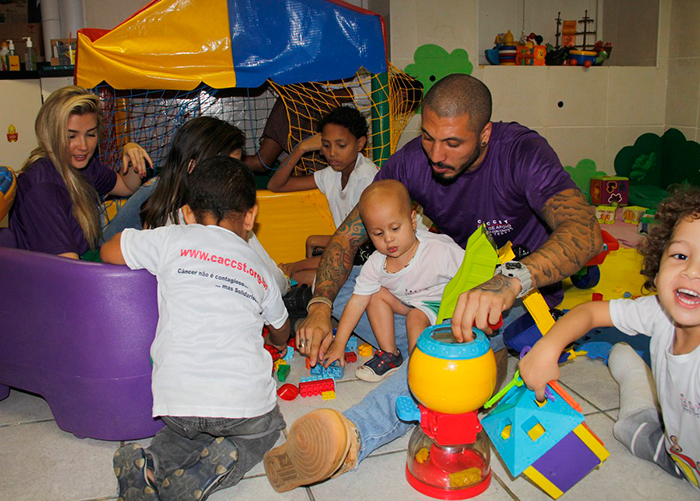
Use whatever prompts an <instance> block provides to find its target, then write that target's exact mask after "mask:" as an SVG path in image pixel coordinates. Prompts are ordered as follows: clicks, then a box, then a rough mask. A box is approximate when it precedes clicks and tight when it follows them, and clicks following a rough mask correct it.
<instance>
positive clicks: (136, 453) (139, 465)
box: [112, 444, 160, 501]
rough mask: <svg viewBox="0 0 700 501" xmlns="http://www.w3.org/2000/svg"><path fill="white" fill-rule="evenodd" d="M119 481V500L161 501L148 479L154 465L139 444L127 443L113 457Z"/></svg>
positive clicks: (115, 472)
mask: <svg viewBox="0 0 700 501" xmlns="http://www.w3.org/2000/svg"><path fill="white" fill-rule="evenodd" d="M112 464H113V465H114V474H115V475H116V476H117V481H118V482H119V498H118V501H159V499H160V498H159V497H158V492H157V490H156V488H155V486H154V485H153V484H152V483H151V481H150V480H149V479H148V475H147V474H146V471H147V468H151V469H152V465H151V462H150V459H149V458H148V456H146V451H144V450H143V447H141V446H140V445H139V444H126V445H123V446H121V447H120V448H119V449H117V452H115V453H114V458H113V459H112Z"/></svg>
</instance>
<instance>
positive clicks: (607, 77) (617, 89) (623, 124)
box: [391, 0, 700, 173]
mask: <svg viewBox="0 0 700 501" xmlns="http://www.w3.org/2000/svg"><path fill="white" fill-rule="evenodd" d="M696 2H697V0H685V1H680V0H673V8H674V10H678V9H677V6H676V4H679V3H680V4H688V5H687V6H684V9H685V10H694V9H691V8H690V4H695V3H696ZM397 3H399V4H400V5H399V6H397V7H394V4H393V3H392V10H391V16H392V32H391V39H392V60H393V61H394V64H396V65H397V66H398V67H400V68H403V67H405V66H406V65H407V64H409V63H411V62H413V52H414V51H415V49H416V48H417V47H419V46H420V45H423V44H426V43H435V44H437V45H440V46H442V47H443V48H444V49H446V50H447V51H452V50H454V49H456V48H463V49H465V50H467V52H468V53H469V54H470V60H472V61H476V59H477V58H476V57H475V53H476V40H475V36H474V33H475V32H474V31H473V30H475V27H476V25H477V18H478V13H477V8H476V2H475V1H472V0H466V1H464V0H433V1H431V2H423V1H421V0H402V1H401V2H397ZM670 4H671V0H661V9H660V10H661V12H660V22H659V23H660V30H659V43H658V45H659V51H660V55H661V56H662V57H660V58H659V62H658V65H657V66H647V67H615V66H601V67H595V68H589V69H584V68H580V67H564V66H559V67H556V66H554V67H529V68H527V67H505V66H503V67H499V66H481V67H479V66H477V67H475V68H474V71H473V73H472V74H473V75H474V76H475V77H477V78H479V79H481V80H482V81H484V82H485V83H486V85H488V86H489V88H490V89H491V92H492V94H493V99H494V112H493V119H494V120H504V121H511V120H514V121H517V122H520V123H522V124H523V125H526V126H528V127H531V128H533V129H535V130H537V131H538V132H539V133H540V134H542V135H543V136H544V137H545V138H547V140H548V141H549V142H550V144H551V145H552V147H553V148H554V149H555V151H556V152H557V154H558V155H559V157H560V159H561V161H562V163H563V164H564V165H576V164H577V163H578V162H579V161H580V160H583V159H586V158H588V159H591V160H593V161H595V162H596V165H597V167H598V169H599V170H604V171H606V172H608V173H613V172H614V170H613V162H614V159H615V155H617V153H618V152H619V151H620V149H621V148H622V147H624V146H627V145H629V144H633V143H634V141H635V139H636V138H637V137H639V136H640V135H641V134H644V133H646V132H654V133H656V134H662V133H663V131H664V126H665V124H667V123H670V122H668V115H669V112H670V111H669V110H668V109H667V106H666V100H667V97H666V96H667V89H666V79H667V73H668V76H669V81H670V79H671V75H670V71H669V70H668V68H669V65H670V61H669V60H668V59H667V58H665V57H663V56H664V55H665V54H666V52H663V51H664V50H666V51H667V50H668V46H669V42H668V36H669V29H668V27H669V25H670V17H671V5H670ZM693 16H694V20H692V21H688V20H687V18H683V16H679V18H680V19H679V21H676V22H680V21H681V20H682V21H683V22H686V21H687V22H688V23H689V24H692V25H693V28H694V31H691V32H690V33H687V35H688V36H687V37H686V36H684V37H683V40H685V44H686V45H687V46H684V49H685V50H686V51H694V52H692V53H693V54H694V55H697V56H700V44H697V47H696V46H694V45H693V41H694V40H697V39H698V37H697V36H692V35H700V23H699V22H698V20H700V11H698V12H697V14H696V13H695V12H693ZM674 19H676V18H675V17H674ZM678 43H679V44H680V41H679V42H678ZM671 45H672V44H671ZM672 46H673V45H672ZM684 63H685V65H688V64H691V63H689V62H687V61H684ZM692 66H693V68H694V73H693V77H692V78H689V77H684V78H683V80H682V82H684V84H685V82H686V81H687V82H688V83H687V84H685V85H687V86H689V87H690V86H693V85H694V87H693V88H692V91H693V92H694V94H693V99H692V101H693V105H692V113H693V114H692V127H693V128H694V130H693V133H695V132H696V130H697V128H698V127H700V124H699V123H698V102H699V101H700V100H699V96H700V94H699V93H698V83H699V82H700V57H697V58H696V59H693V60H692ZM691 79H692V83H691V82H689V80H691ZM674 85H675V84H674ZM670 88H671V85H670V84H669V89H670ZM686 92H690V89H688V90H687V91H686ZM673 99H678V98H671V97H669V102H673ZM560 103H561V106H559V104H560ZM680 113H683V114H685V115H688V116H689V115H690V112H689V111H688V110H687V109H679V114H680ZM686 118H687V119H688V118H690V117H686ZM419 131H420V117H415V118H414V119H413V120H412V121H411V123H410V124H409V128H408V129H407V131H406V132H404V135H403V136H402V138H401V142H400V145H401V144H404V143H405V142H407V141H408V140H410V139H412V138H413V137H415V136H416V135H418V133H419ZM693 138H694V136H693Z"/></svg>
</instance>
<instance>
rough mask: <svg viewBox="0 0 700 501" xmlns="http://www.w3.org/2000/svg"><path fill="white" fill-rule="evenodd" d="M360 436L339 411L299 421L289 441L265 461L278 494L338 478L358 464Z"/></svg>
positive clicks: (322, 411) (316, 413) (318, 413)
mask: <svg viewBox="0 0 700 501" xmlns="http://www.w3.org/2000/svg"><path fill="white" fill-rule="evenodd" d="M359 452H360V434H359V433H358V431H357V428H356V427H355V425H354V424H353V423H352V421H350V420H349V419H347V418H346V417H345V416H343V415H342V414H341V413H340V412H338V411H334V410H332V409H317V410H315V411H311V412H309V413H308V414H306V415H304V416H302V417H300V418H299V419H297V420H296V421H295V422H294V424H293V425H292V427H291V429H290V430H289V435H288V436H287V441H286V442H285V443H284V444H282V445H280V446H279V447H276V448H274V449H272V450H270V451H268V453H267V454H265V458H264V459H263V464H264V465H265V472H266V473H267V478H268V480H269V481H270V484H271V485H272V487H273V488H274V489H275V490H276V491H277V492H286V491H289V490H292V489H294V488H296V487H299V486H301V485H309V484H315V483H316V482H320V481H322V480H326V479H328V478H332V477H337V476H338V475H340V474H341V473H345V472H346V471H348V470H351V469H352V468H354V467H355V465H356V464H357V455H358V454H359Z"/></svg>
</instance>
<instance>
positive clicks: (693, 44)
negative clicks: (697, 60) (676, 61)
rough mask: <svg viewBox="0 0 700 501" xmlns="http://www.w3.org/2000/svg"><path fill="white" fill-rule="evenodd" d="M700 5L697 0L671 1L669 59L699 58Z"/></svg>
mask: <svg viewBox="0 0 700 501" xmlns="http://www.w3.org/2000/svg"><path fill="white" fill-rule="evenodd" d="M698 7H700V5H699V4H698V1H697V0H673V5H672V6H671V39H670V41H669V57H699V56H700V44H698V38H700V8H698Z"/></svg>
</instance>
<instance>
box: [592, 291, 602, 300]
mask: <svg viewBox="0 0 700 501" xmlns="http://www.w3.org/2000/svg"><path fill="white" fill-rule="evenodd" d="M602 300H603V295H602V294H601V293H600V292H594V293H593V301H602Z"/></svg>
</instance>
